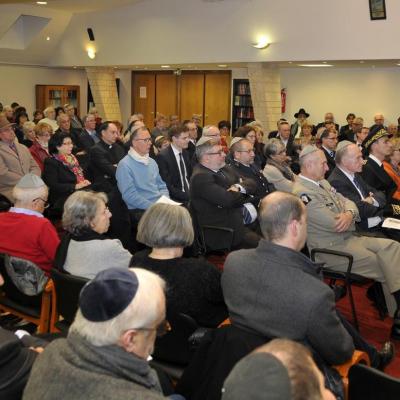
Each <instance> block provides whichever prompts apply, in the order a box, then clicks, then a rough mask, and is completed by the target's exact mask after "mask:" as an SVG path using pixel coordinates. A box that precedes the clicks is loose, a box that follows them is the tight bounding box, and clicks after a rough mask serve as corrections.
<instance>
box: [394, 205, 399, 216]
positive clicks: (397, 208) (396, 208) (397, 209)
mask: <svg viewBox="0 0 400 400" xmlns="http://www.w3.org/2000/svg"><path fill="white" fill-rule="evenodd" d="M392 209H393V215H400V206H398V205H397V204H392Z"/></svg>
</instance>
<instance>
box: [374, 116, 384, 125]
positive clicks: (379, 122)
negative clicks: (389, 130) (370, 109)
mask: <svg viewBox="0 0 400 400" xmlns="http://www.w3.org/2000/svg"><path fill="white" fill-rule="evenodd" d="M374 124H375V125H384V124H385V117H384V116H383V114H380V113H378V114H375V115H374Z"/></svg>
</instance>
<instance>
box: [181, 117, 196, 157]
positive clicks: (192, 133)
mask: <svg viewBox="0 0 400 400" xmlns="http://www.w3.org/2000/svg"><path fill="white" fill-rule="evenodd" d="M183 124H184V125H185V126H186V127H187V128H188V130H189V143H188V148H187V151H188V152H189V158H190V160H192V159H193V156H194V153H195V151H196V141H197V126H196V124H195V123H194V122H193V121H191V120H189V119H187V120H185V121H184V122H183Z"/></svg>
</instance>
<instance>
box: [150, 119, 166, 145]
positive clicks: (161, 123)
mask: <svg viewBox="0 0 400 400" xmlns="http://www.w3.org/2000/svg"><path fill="white" fill-rule="evenodd" d="M154 125H155V127H154V129H153V130H152V131H151V137H152V139H153V140H155V138H156V137H157V136H160V135H162V136H165V137H167V136H168V119H167V117H166V116H165V115H164V114H157V117H156V119H155V120H154Z"/></svg>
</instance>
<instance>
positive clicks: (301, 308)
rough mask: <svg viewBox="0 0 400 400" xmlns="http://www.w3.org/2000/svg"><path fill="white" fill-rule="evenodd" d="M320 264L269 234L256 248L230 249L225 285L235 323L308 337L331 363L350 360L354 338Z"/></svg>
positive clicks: (291, 336)
mask: <svg viewBox="0 0 400 400" xmlns="http://www.w3.org/2000/svg"><path fill="white" fill-rule="evenodd" d="M319 267H320V265H318V264H315V263H313V262H311V261H310V259H309V258H307V257H306V256H305V255H304V254H302V253H300V252H298V251H294V250H292V249H289V248H287V247H284V246H279V245H277V244H274V243H272V242H269V241H267V240H264V239H262V240H261V241H260V243H259V245H258V247H257V248H256V249H254V250H239V251H234V252H232V253H230V254H229V255H228V258H227V259H226V261H225V265H224V272H223V274H222V290H223V293H224V298H225V302H226V305H227V306H228V311H229V315H230V318H231V321H232V323H233V324H235V325H236V326H238V327H243V328H245V329H246V328H247V329H250V330H252V331H255V332H258V333H259V334H261V335H264V336H267V337H270V338H274V337H277V338H282V337H284V338H288V339H291V340H295V341H298V342H306V343H308V344H309V345H310V347H312V348H313V349H314V350H315V351H316V352H317V353H318V354H319V355H320V356H321V357H322V358H323V359H324V360H325V361H326V362H327V363H328V364H332V365H337V364H341V363H343V362H345V361H347V360H349V358H350V357H351V356H352V354H353V351H354V344H353V339H352V338H351V336H350V335H349V333H348V332H347V330H346V329H345V328H344V326H343V325H342V323H341V322H340V320H339V318H338V316H337V313H336V309H335V296H334V293H333V291H332V290H331V288H330V287H329V286H328V285H326V284H325V283H324V282H322V280H321V277H320V274H319V273H318V268H319ZM249 289H250V290H249Z"/></svg>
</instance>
